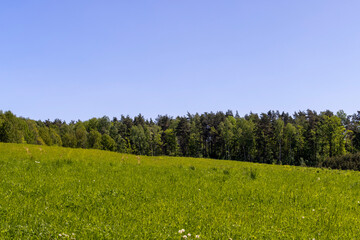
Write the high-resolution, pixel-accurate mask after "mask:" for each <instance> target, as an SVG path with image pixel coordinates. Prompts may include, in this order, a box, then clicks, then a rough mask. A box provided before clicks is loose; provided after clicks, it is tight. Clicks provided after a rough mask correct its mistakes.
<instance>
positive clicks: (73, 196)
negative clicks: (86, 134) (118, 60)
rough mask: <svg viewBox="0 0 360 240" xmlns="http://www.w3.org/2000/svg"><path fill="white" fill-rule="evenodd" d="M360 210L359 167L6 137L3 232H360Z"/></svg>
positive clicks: (63, 235) (16, 235) (298, 235)
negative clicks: (131, 151)
mask: <svg viewBox="0 0 360 240" xmlns="http://www.w3.org/2000/svg"><path fill="white" fill-rule="evenodd" d="M359 214H360V174H359V173H358V172H355V171H340V170H324V169H315V168H302V167H294V166H276V165H261V164H253V163H244V162H234V161H220V160H211V159H194V158H175V157H145V156H139V157H136V156H134V155H126V154H118V153H114V152H106V151H98V150H83V149H68V148H60V147H43V146H41V147H40V146H36V145H21V144H4V143H1V144H0V239H180V238H182V236H183V235H185V234H188V233H191V236H188V238H187V239H190V238H191V239H194V238H195V236H196V235H199V236H200V239H229V238H232V239H255V238H256V239H314V238H315V239H354V238H355V239H356V238H358V236H360V229H359V227H358V226H359V224H360V218H359V217H358V216H359ZM181 229H185V231H184V232H182V231H181V233H179V230H181Z"/></svg>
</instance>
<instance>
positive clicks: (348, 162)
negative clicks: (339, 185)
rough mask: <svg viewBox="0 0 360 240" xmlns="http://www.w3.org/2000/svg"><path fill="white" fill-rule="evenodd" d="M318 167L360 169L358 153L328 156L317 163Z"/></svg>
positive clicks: (359, 155)
mask: <svg viewBox="0 0 360 240" xmlns="http://www.w3.org/2000/svg"><path fill="white" fill-rule="evenodd" d="M319 166H320V167H325V168H332V169H342V170H356V171H359V170H360V153H356V154H345V155H342V156H336V157H329V158H327V159H325V160H324V161H323V162H321V163H320V164H319Z"/></svg>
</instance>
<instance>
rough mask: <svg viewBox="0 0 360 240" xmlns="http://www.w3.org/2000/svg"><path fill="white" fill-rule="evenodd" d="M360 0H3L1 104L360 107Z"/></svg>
mask: <svg viewBox="0 0 360 240" xmlns="http://www.w3.org/2000/svg"><path fill="white" fill-rule="evenodd" d="M359 13H360V2H359V1H355V0H354V1H331V0H324V1H320V0H319V1H314V0H305V1H285V0H283V1H276V0H275V1H268V0H263V1H257V0H254V1H238V0H236V1H230V0H229V1H220V0H219V1H213V0H206V1H200V0H196V1H194V0H178V1H169V0H164V1H157V0H149V1H117V0H116V1H90V0H76V1H74V0H64V1H51V0H46V1H45V0H44V1H36V0H35V1H2V2H1V3H0V86H1V91H0V109H2V110H11V111H12V112H14V113H15V114H16V115H18V116H23V117H29V118H32V119H35V120H38V119H41V120H45V119H48V118H49V119H51V120H53V119H55V118H60V119H63V120H66V121H69V120H72V119H73V120H77V119H81V120H87V119H89V118H91V117H101V116H103V115H107V116H109V117H114V116H120V115H121V114H124V115H128V114H129V115H130V116H135V115H137V114H138V113H142V114H143V115H144V116H145V117H146V118H150V117H151V118H155V117H156V116H157V115H158V114H169V115H172V116H177V115H185V114H186V113H187V112H188V111H189V112H190V113H195V112H199V113H203V112H210V111H226V110H227V109H232V110H233V111H234V112H235V111H236V110H238V111H239V114H240V115H244V114H246V113H249V112H250V111H253V112H257V113H260V112H266V111H268V110H280V111H286V112H289V113H291V114H292V113H293V112H294V111H298V110H306V109H308V108H309V109H313V110H316V111H323V110H326V109H330V110H332V111H334V112H336V111H337V110H339V109H343V110H344V111H345V112H346V113H348V114H353V113H355V112H356V111H357V110H360V107H359V103H360V100H359V99H360V94H359V93H360V14H359Z"/></svg>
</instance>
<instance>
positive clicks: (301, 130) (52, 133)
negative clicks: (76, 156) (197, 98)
mask: <svg viewBox="0 0 360 240" xmlns="http://www.w3.org/2000/svg"><path fill="white" fill-rule="evenodd" d="M0 141H1V142H13V143H29V144H40V145H49V146H51V145H57V146H64V147H71V148H94V149H103V150H109V151H117V152H122V153H132V154H138V155H154V156H155V155H169V156H191V157H205V158H215V159H232V160H241V161H250V162H259V163H276V164H290V165H306V166H319V165H320V164H321V162H322V161H324V160H325V159H328V158H329V157H330V158H334V157H339V156H343V155H345V154H346V153H357V152H360V111H358V112H357V113H356V114H353V115H347V114H345V113H344V111H338V112H337V113H336V114H334V113H333V112H331V111H328V110H327V111H324V112H321V113H319V114H318V113H317V112H315V111H311V110H307V111H299V112H296V113H294V114H293V115H289V114H288V113H284V112H282V113H280V112H279V111H269V112H267V113H261V114H255V113H250V114H247V115H245V116H244V117H240V116H239V115H238V114H237V113H236V114H233V112H232V111H230V110H229V111H227V112H226V113H223V112H217V113H213V112H211V113H203V114H194V115H193V114H190V113H188V114H187V115H186V116H181V117H180V116H179V117H176V118H173V117H170V116H168V115H164V116H158V118H157V119H156V120H155V121H153V120H152V119H150V120H148V119H145V118H144V117H143V116H142V115H141V114H140V115H138V116H136V117H134V118H130V117H129V116H121V117H120V118H116V117H114V118H113V119H112V120H110V118H109V117H107V116H104V117H102V118H92V119H90V120H88V121H77V122H75V121H71V122H70V123H66V122H65V121H61V120H59V119H56V120H54V121H49V120H46V121H34V120H31V119H27V118H22V117H16V116H15V115H14V114H13V113H11V112H10V111H7V112H2V111H0Z"/></svg>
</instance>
